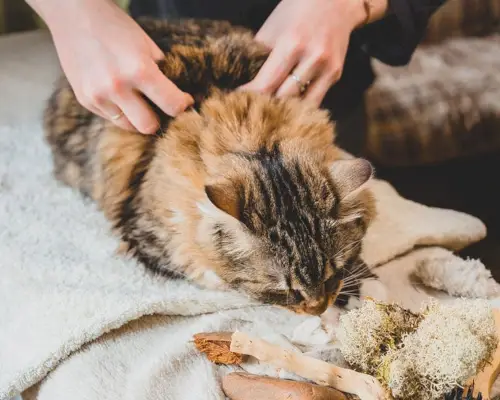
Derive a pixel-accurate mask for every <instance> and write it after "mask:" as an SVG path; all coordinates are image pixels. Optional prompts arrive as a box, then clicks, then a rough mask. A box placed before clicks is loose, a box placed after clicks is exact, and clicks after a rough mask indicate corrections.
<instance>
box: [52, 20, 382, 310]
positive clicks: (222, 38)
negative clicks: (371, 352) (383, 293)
mask: <svg viewBox="0 0 500 400" xmlns="http://www.w3.org/2000/svg"><path fill="white" fill-rule="evenodd" d="M143 26H144V27H145V28H146V31H147V32H148V33H149V34H150V35H151V37H152V38H153V40H155V41H156V42H157V43H158V44H159V46H160V47H161V48H162V50H163V51H164V52H165V54H166V56H165V62H163V63H161V64H160V67H161V69H162V70H163V72H164V73H165V74H166V76H167V77H168V78H169V79H171V80H172V81H173V82H174V83H175V84H176V85H178V86H179V87H180V88H181V89H182V90H184V91H186V92H188V93H190V94H192V95H193V97H194V98H195V100H196V102H197V104H196V109H197V110H198V111H195V110H190V111H187V112H184V113H183V114H181V115H180V116H178V117H177V118H175V119H173V120H171V121H169V124H168V129H167V130H166V132H165V133H164V134H163V135H158V136H144V135H141V134H138V133H130V132H125V131H122V130H120V129H119V128H117V127H115V126H114V125H112V124H111V123H109V122H107V121H105V120H103V119H101V118H100V117H97V116H95V115H93V114H91V113H90V112H88V111H87V110H85V109H84V108H83V107H82V106H80V105H79V103H78V102H77V100H76V98H75V96H74V93H73V91H72V90H71V88H70V86H69V84H68V82H67V81H66V80H65V79H64V78H63V79H61V81H60V82H59V84H58V87H57V89H56V91H55V92H54V94H53V95H52V97H51V99H50V101H49V103H48V106H47V109H46V112H45V131H46V138H47V141H48V142H49V144H50V145H51V148H52V151H53V155H54V163H55V174H56V176H57V177H58V178H59V179H60V180H62V181H63V182H65V183H66V184H68V185H70V186H73V187H75V188H77V189H79V190H80V191H81V192H82V193H84V194H85V195H88V196H90V197H91V198H92V199H94V200H95V201H96V202H97V203H98V204H99V206H100V207H101V209H102V210H103V212H104V213H105V215H106V217H107V218H108V219H109V220H110V221H111V222H112V223H113V225H114V227H115V229H116V232H117V233H118V234H119V235H120V237H121V239H122V242H123V244H124V247H125V249H126V250H127V251H128V252H130V253H131V254H133V255H134V256H135V257H137V258H138V259H139V260H140V261H141V262H142V263H143V264H144V265H145V266H146V267H148V268H150V269H153V270H156V271H159V272H161V273H162V274H165V275H168V276H171V277H183V278H187V279H190V280H192V281H194V282H196V283H198V284H200V285H202V286H207V287H214V288H234V289H237V290H241V291H243V292H245V293H247V294H249V295H251V296H252V297H254V298H256V299H259V300H261V301H264V302H269V303H275V304H279V305H283V306H289V307H291V308H292V309H295V310H296V311H305V312H308V313H313V314H318V313H321V312H322V311H323V310H324V309H325V307H326V305H327V304H328V303H329V299H330V297H331V292H333V291H335V289H336V287H337V285H338V282H339V279H340V278H342V276H343V275H345V273H343V272H342V271H347V274H348V272H349V271H353V269H356V271H357V272H356V273H357V274H359V275H360V276H367V277H372V276H373V275H371V274H370V273H369V272H368V270H367V269H366V268H362V265H363V264H362V261H361V260H360V259H359V253H360V250H361V239H362V238H363V236H364V234H365V231H366V228H367V225H368V223H369V220H370V217H371V214H372V199H371V197H370V193H369V192H368V191H367V190H366V189H363V184H364V183H365V182H366V181H367V180H368V179H369V178H370V176H371V172H372V170H371V166H370V165H369V164H368V163H367V162H365V161H363V160H352V161H337V162H336V160H338V159H339V158H340V151H339V150H338V149H337V148H336V147H335V146H334V144H333V138H334V127H333V125H332V124H331V122H330V120H329V117H328V114H327V113H326V112H325V111H321V110H317V109H313V108H312V107H309V106H308V105H306V104H304V103H303V102H301V101H300V100H298V99H289V100H280V99H276V98H272V97H268V96H264V95H259V94H250V93H243V92H238V91H232V90H233V89H236V88H238V87H239V86H240V85H242V84H243V83H246V82H248V81H249V80H251V79H252V78H253V77H254V76H255V74H256V73H257V71H258V70H259V68H260V67H261V65H262V64H263V62H264V61H265V59H266V57H267V50H266V49H264V48H262V47H261V46H260V45H258V44H256V43H255V42H254V41H253V40H252V35H251V34H249V33H245V32H242V31H241V30H239V29H234V28H231V27H230V26H229V25H228V24H225V23H218V22H202V23H194V22H182V23H166V22H155V21H145V22H143ZM207 97H208V99H207ZM163 117H164V118H165V119H164V122H167V120H168V118H166V117H165V116H163ZM360 268H361V270H362V271H364V272H363V273H359V271H360ZM356 285H357V283H356ZM356 285H355V286H356ZM356 287H357V286H356ZM352 290H353V289H352V288H349V290H348V292H349V293H351V292H352ZM344 301H345V299H344Z"/></svg>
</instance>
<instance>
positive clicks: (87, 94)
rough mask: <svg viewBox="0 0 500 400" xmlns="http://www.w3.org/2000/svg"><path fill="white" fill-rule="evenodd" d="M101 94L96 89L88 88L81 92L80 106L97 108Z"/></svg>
mask: <svg viewBox="0 0 500 400" xmlns="http://www.w3.org/2000/svg"><path fill="white" fill-rule="evenodd" d="M102 98H103V96H102V94H101V93H100V91H99V90H98V89H96V88H89V89H86V90H84V91H83V93H82V96H81V101H82V104H84V105H86V107H92V106H97V105H98V104H100V103H101V102H102Z"/></svg>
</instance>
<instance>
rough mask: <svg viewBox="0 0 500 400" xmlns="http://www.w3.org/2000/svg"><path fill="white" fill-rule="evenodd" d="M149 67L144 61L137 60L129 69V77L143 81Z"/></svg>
mask: <svg viewBox="0 0 500 400" xmlns="http://www.w3.org/2000/svg"><path fill="white" fill-rule="evenodd" d="M148 73H149V69H148V65H147V63H145V62H138V63H136V64H135V65H133V66H132V68H131V71H130V78H131V79H132V80H133V81H136V82H138V81H143V80H145V79H146V78H147V77H148Z"/></svg>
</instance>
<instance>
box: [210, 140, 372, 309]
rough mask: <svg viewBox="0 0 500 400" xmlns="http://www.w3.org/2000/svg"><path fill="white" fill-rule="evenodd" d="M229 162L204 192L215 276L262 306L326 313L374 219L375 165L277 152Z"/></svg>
mask: <svg viewBox="0 0 500 400" xmlns="http://www.w3.org/2000/svg"><path fill="white" fill-rule="evenodd" d="M231 157H232V158H231V160H230V162H229V163H228V164H227V165H230V166H231V167H230V168H228V169H227V170H226V172H225V173H224V174H223V176H219V177H217V178H214V179H212V180H211V181H209V182H207V184H206V186H205V192H206V195H207V199H208V200H207V204H209V207H208V208H209V209H206V210H205V212H207V213H208V214H211V217H210V227H211V230H212V235H210V236H211V238H212V239H211V240H212V241H213V243H212V245H213V248H214V249H215V252H216V253H217V257H218V259H219V260H221V262H220V263H219V267H218V270H217V274H218V275H219V276H220V277H221V278H222V279H223V280H224V281H225V282H226V283H227V284H229V286H231V287H233V288H235V289H238V290H242V291H244V292H246V293H248V294H249V295H250V296H251V297H253V298H256V299H258V300H260V301H263V302H265V303H271V304H277V305H281V306H285V307H288V308H291V309H293V310H294V311H296V312H305V313H308V314H321V313H322V312H323V311H324V310H325V309H326V307H327V306H328V305H330V304H331V299H332V295H333V293H334V292H335V291H336V290H337V287H338V285H339V281H340V279H341V278H342V274H343V271H345V269H348V268H349V266H350V265H352V263H355V262H357V260H358V257H359V254H360V251H361V241H362V238H363V237H364V235H365V232H366V229H367V226H368V224H369V221H370V219H371V218H372V216H373V200H372V198H371V195H370V192H369V191H368V189H366V188H365V184H366V183H367V182H368V181H369V180H370V178H371V177H372V172H373V171H372V166H371V164H370V163H369V162H368V161H365V160H363V159H351V160H339V161H333V162H331V163H329V164H326V165H323V164H321V163H317V162H314V161H313V160H312V159H311V157H308V156H307V154H306V155H305V156H303V157H300V156H298V155H297V154H296V155H295V156H287V155H286V154H283V152H282V151H281V150H280V148H279V146H275V147H274V148H273V149H272V150H270V151H269V150H262V151H260V152H257V153H252V154H244V153H242V154H235V155H233V156H231ZM312 158H313V157H312Z"/></svg>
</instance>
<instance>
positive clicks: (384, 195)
mask: <svg viewBox="0 0 500 400" xmlns="http://www.w3.org/2000/svg"><path fill="white" fill-rule="evenodd" d="M32 35H33V34H32ZM36 35H38V36H36ZM10 40H11V42H10V44H9V43H7V42H3V43H2V42H1V41H0V57H1V58H2V59H4V58H6V56H3V57H2V53H3V52H7V51H10V52H12V51H14V50H13V48H16V49H22V47H21V45H20V43H21V42H23V40H24V42H23V43H24V46H25V47H24V48H25V49H26V52H25V53H23V54H24V55H19V52H18V53H17V54H18V56H17V58H16V59H15V60H14V61H16V60H17V64H16V62H11V63H7V64H6V65H3V64H2V66H1V67H0V80H1V87H2V90H3V91H6V92H7V93H15V94H14V95H13V98H12V99H10V101H9V100H6V99H5V98H4V99H3V100H2V101H3V102H4V103H5V104H3V105H2V107H0V256H1V257H0V276H2V279H1V280H0V320H1V321H2V324H1V325H0V400H3V399H8V398H9V397H11V396H14V395H16V394H18V393H21V392H23V391H24V393H23V396H24V397H25V398H38V399H40V400H45V399H47V400H49V399H50V400H58V399H66V398H72V399H73V400H80V399H81V400H83V399H86V400H87V399H89V400H90V399H96V398H101V399H109V400H115V399H129V398H130V399H134V400H138V399H149V400H151V399H160V398H161V399H201V398H203V399H223V398H224V395H223V393H222V391H221V389H220V387H219V383H218V377H219V376H220V374H223V373H225V371H227V370H228V367H216V366H214V365H212V364H210V363H209V362H208V361H206V360H205V359H204V358H203V357H202V356H201V355H199V354H197V353H196V351H195V349H194V346H193V345H192V343H191V342H190V340H191V336H192V335H193V334H194V333H197V332H200V331H208V330H228V329H245V330H248V331H250V332H253V333H255V334H258V335H260V336H264V337H267V338H272V339H273V340H274V341H278V342H282V343H286V344H287V345H290V346H299V347H300V348H301V350H302V351H308V352H312V353H315V354H318V356H320V357H322V358H325V357H327V358H328V357H335V356H336V352H335V351H334V350H332V351H324V350H325V349H327V350H328V349H329V345H330V339H331V338H330V336H329V334H328V332H326V331H324V330H323V329H322V327H321V324H320V320H319V318H317V317H306V316H299V315H295V314H292V313H290V312H288V311H286V310H282V309H278V308H274V307H269V306H262V305H259V304H255V303H252V302H251V301H249V300H248V299H247V298H245V297H244V296H242V295H239V294H236V293H222V292H213V291H207V290H200V289H197V288H195V287H194V286H192V285H189V284H187V283H183V282H172V281H168V280H164V279H161V278H158V277H153V276H151V275H150V274H148V273H147V272H145V271H144V270H143V268H142V267H140V266H138V265H136V263H135V262H133V261H131V260H125V259H122V258H120V257H119V256H116V255H115V254H114V252H115V250H116V247H117V241H116V240H115V238H113V237H112V236H111V235H110V233H109V226H108V224H107V222H106V221H105V220H104V217H103V216H102V215H101V214H100V213H99V212H98V211H97V210H96V209H95V207H94V206H93V205H92V204H87V203H86V202H85V201H84V200H83V199H82V198H81V197H80V196H79V195H78V194H77V193H75V192H74V191H72V190H71V189H69V188H66V187H62V186H61V185H60V184H58V183H57V182H56V181H55V179H54V178H53V177H52V175H51V160H50V153H49V149H48V147H47V146H46V145H45V144H44V143H43V140H42V133H41V127H40V120H39V111H40V110H41V107H42V102H43V100H44V99H45V98H46V96H47V95H48V93H49V91H50V88H51V86H50V80H53V78H55V76H56V74H57V73H58V67H57V62H56V59H55V57H54V53H53V50H52V47H51V46H52V45H51V43H50V41H49V40H48V37H47V36H45V35H40V34H35V36H26V37H22V38H21V39H20V37H17V38H13V39H10ZM6 43H7V44H6ZM34 43H35V44H34ZM35 45H36V46H35ZM29 46H32V47H31V48H30V47H29ZM7 54H10V53H7ZM27 65H31V66H32V67H31V68H30V71H31V74H32V75H29V76H30V77H31V78H30V79H32V81H31V83H30V85H27V84H26V83H25V78H24V77H23V76H22V74H21V75H20V74H19V71H20V70H23V69H22V67H26V66H27ZM35 65H36V67H35ZM40 70H43V71H42V72H41V73H39V71H40ZM36 74H38V75H36ZM49 78H50V79H49ZM33 80H34V81H33ZM17 87H21V88H23V87H24V89H23V90H26V91H25V92H24V94H23V93H21V94H19V93H18V92H17V91H16V88H17ZM29 90H31V92H30V91H29ZM33 92H36V93H33ZM6 102H8V103H6ZM24 108H26V109H29V110H30V111H29V112H27V113H24V112H23V109H24ZM373 190H374V192H375V194H376V198H377V210H378V213H379V216H378V217H377V219H376V221H375V223H374V224H373V226H372V227H371V228H370V231H369V234H368V236H367V238H366V240H365V243H364V253H363V256H364V259H365V261H366V262H367V263H368V264H369V265H371V266H372V267H374V268H375V267H376V272H378V273H379V274H380V276H381V279H382V283H383V284H384V285H385V287H386V288H388V289H389V290H388V291H387V294H388V297H387V300H395V301H399V302H401V303H402V304H403V305H406V306H408V307H411V308H419V306H420V301H421V300H423V299H425V298H426V297H427V296H428V295H429V294H432V295H435V296H437V297H440V298H443V299H445V298H448V297H449V296H446V295H445V294H444V293H443V292H441V293H438V292H426V291H422V290H420V289H419V288H418V287H415V286H414V285H413V284H412V283H411V281H410V275H411V273H412V272H414V271H417V272H418V273H417V275H418V276H419V278H420V279H421V280H422V281H424V282H423V283H428V284H430V285H431V286H433V287H434V288H436V289H440V290H445V291H446V290H451V291H453V294H454V295H460V294H461V293H460V292H461V286H460V282H459V280H458V281H457V279H455V280H454V281H453V288H452V289H450V288H449V287H448V286H447V283H446V282H445V281H443V279H444V278H445V277H449V276H452V275H453V273H452V271H453V267H454V265H461V268H462V269H463V268H465V269H467V268H468V275H467V279H469V280H471V279H474V280H476V278H477V285H476V286H478V287H472V288H471V287H470V284H469V285H468V286H467V285H464V287H463V293H462V294H467V295H471V294H472V295H478V296H479V295H484V296H490V295H492V294H495V293H496V291H497V288H498V285H497V284H496V283H495V282H493V281H492V279H491V276H490V275H489V273H488V271H486V270H485V268H484V266H483V265H482V264H481V263H479V262H475V263H474V265H472V264H470V265H469V264H468V266H464V263H465V261H464V260H461V259H459V258H458V257H456V256H455V255H453V253H452V252H451V251H453V250H458V249H461V248H463V247H465V246H467V245H469V244H471V243H473V242H475V241H478V240H480V239H482V238H483V237H484V236H485V234H486V230H485V227H484V225H483V224H482V222H481V221H479V220H478V219H476V218H474V217H472V216H469V215H466V214H463V213H459V212H455V211H451V210H440V209H435V208H429V207H426V206H424V205H421V204H417V203H414V202H411V201H409V200H406V199H403V198H401V197H400V196H399V195H398V194H397V193H396V191H395V190H394V189H393V188H392V187H391V186H390V185H389V184H387V183H386V182H383V181H378V180H375V181H374V182H373ZM417 248H418V249H417ZM436 260H438V261H436ZM433 263H434V264H433ZM433 265H437V266H438V267H439V268H434V267H433ZM417 266H419V268H418V269H416V267H417ZM443 266H445V267H443ZM378 286H380V285H377V284H371V285H366V287H365V293H366V294H368V295H373V296H375V297H377V296H379V295H380V289H381V288H380V287H378ZM340 361H341V360H339V362H340ZM244 368H245V369H246V370H248V371H252V372H259V373H265V374H268V375H279V376H284V374H285V372H284V371H276V370H273V369H269V368H267V369H266V367H265V366H261V365H252V364H249V365H246V366H244Z"/></svg>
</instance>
